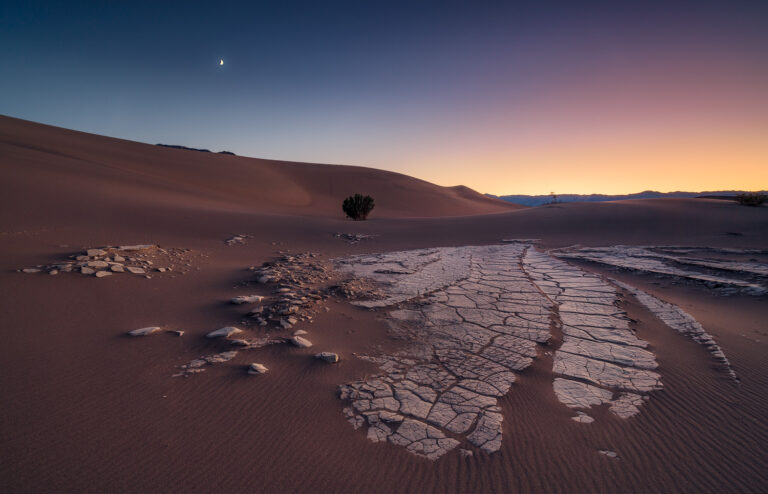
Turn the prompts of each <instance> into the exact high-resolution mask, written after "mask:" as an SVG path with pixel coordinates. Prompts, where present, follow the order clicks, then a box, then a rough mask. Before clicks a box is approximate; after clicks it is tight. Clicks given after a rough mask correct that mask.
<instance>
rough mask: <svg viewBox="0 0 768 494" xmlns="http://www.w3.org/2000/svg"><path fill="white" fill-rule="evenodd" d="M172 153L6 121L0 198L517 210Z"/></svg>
mask: <svg viewBox="0 0 768 494" xmlns="http://www.w3.org/2000/svg"><path fill="white" fill-rule="evenodd" d="M175 147H176V146H172V147H169V146H156V145H151V144H143V143H139V142H133V141H126V140H122V139H116V138H111V137H104V136H98V135H94V134H88V133H85V132H78V131H73V130H67V129H62V128H58V127H53V126H49V125H43V124H39V123H34V122H29V121H25V120H19V119H16V118H11V117H6V116H0V156H2V158H0V166H2V167H3V174H4V176H3V180H2V183H1V184H0V193H2V194H3V195H5V198H6V200H7V201H15V202H17V203H18V204H26V203H28V202H30V197H33V196H34V197H35V198H36V201H40V200H43V202H44V198H45V197H49V196H52V195H56V196H58V199H57V201H56V207H57V208H73V212H75V210H76V209H77V208H76V206H77V204H78V203H79V204H82V207H83V208H85V207H86V202H87V201H86V200H85V199H84V198H83V197H82V193H83V192H84V191H87V193H88V194H89V195H91V197H93V196H99V195H101V196H104V197H103V198H102V200H103V205H104V207H108V205H109V203H110V202H112V201H133V202H136V201H141V202H146V203H152V202H156V203H163V204H169V203H173V204H176V205H181V206H184V207H191V208H213V209H219V210H234V211H244V212H245V211H248V212H264V213H281V214H303V215H312V216H318V215H320V216H341V215H343V213H342V211H341V203H342V200H343V199H344V198H345V197H347V196H349V195H351V194H355V193H362V194H367V195H371V196H372V197H373V198H374V199H375V200H376V211H375V212H374V213H373V215H372V218H377V217H378V218H387V217H389V218H397V217H401V218H402V217H436V216H464V215H474V214H486V213H498V212H505V211H510V210H514V209H519V208H520V206H516V205H513V204H510V203H506V202H504V201H501V200H499V199H495V198H490V197H487V196H485V195H483V194H480V193H478V192H475V191H473V190H471V189H469V188H467V187H462V186H459V187H441V186H438V185H435V184H432V183H429V182H426V181H424V180H419V179H416V178H413V177H409V176H406V175H403V174H400V173H394V172H389V171H384V170H377V169H374V168H364V167H360V166H345V165H324V164H309V163H296V162H289V161H276V160H267V159H257V158H247V157H241V156H231V155H226V154H224V155H222V154H220V153H210V152H208V153H206V152H196V153H190V152H186V150H185V149H184V148H183V147H182V148H181V149H175ZM63 196H67V197H63ZM87 203H88V204H92V203H93V201H90V202H87ZM32 207H36V206H34V205H32Z"/></svg>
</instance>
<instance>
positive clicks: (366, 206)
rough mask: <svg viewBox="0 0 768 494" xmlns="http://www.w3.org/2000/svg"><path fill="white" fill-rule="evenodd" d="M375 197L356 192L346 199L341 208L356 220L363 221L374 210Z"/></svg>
mask: <svg viewBox="0 0 768 494" xmlns="http://www.w3.org/2000/svg"><path fill="white" fill-rule="evenodd" d="M373 205H374V204H373V197H371V196H363V195H362V194H355V195H353V196H349V197H347V198H346V199H344V202H343V203H342V205H341V209H342V210H344V212H345V213H346V214H347V216H348V217H350V218H352V219H353V220H355V221H362V220H365V218H367V217H368V215H369V214H370V212H371V211H372V210H373Z"/></svg>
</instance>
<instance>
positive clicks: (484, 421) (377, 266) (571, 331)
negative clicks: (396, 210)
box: [335, 241, 713, 460]
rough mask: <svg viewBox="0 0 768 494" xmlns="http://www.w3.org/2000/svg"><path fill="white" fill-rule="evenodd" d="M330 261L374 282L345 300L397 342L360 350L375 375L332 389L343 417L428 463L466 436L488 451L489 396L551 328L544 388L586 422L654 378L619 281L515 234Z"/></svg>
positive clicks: (496, 430) (678, 319)
mask: <svg viewBox="0 0 768 494" xmlns="http://www.w3.org/2000/svg"><path fill="white" fill-rule="evenodd" d="M335 269H336V270H338V271H341V272H344V273H347V275H351V276H353V277H354V279H355V280H356V281H357V282H358V285H359V286H370V287H373V288H372V290H371V292H370V293H371V294H372V295H373V297H372V298H370V299H357V300H353V301H352V303H353V304H355V305H358V306H361V307H367V308H370V309H373V310H377V311H380V312H382V313H383V314H385V315H386V317H387V321H388V323H389V325H390V327H391V332H392V334H393V336H395V337H396V338H398V339H400V340H402V341H404V342H406V345H405V349H404V350H401V351H400V352H397V353H394V354H384V355H368V356H364V357H362V358H365V359H367V360H370V361H372V362H374V363H376V364H378V365H379V368H380V372H379V373H378V374H376V375H373V376H368V377H366V378H365V379H363V380H360V381H356V382H351V383H347V384H344V385H341V386H340V397H341V399H343V400H346V401H348V402H349V406H348V407H347V408H345V409H344V414H345V416H346V417H347V419H348V420H349V422H350V423H351V424H352V425H353V426H354V428H355V429H358V428H361V427H363V426H367V435H368V438H369V439H370V440H371V441H374V442H379V441H388V442H390V443H393V444H396V445H399V446H403V447H404V448H406V449H407V450H408V451H410V452H412V453H414V454H417V455H420V456H424V457H427V458H429V459H433V460H434V459H437V458H439V457H440V456H442V455H444V454H446V453H448V452H449V451H451V450H453V449H455V448H458V447H469V445H472V446H474V447H477V448H479V449H480V450H482V451H484V452H486V453H493V452H495V451H498V450H499V449H500V447H501V441H502V421H503V416H502V412H501V408H500V406H499V403H498V400H499V398H500V397H501V396H503V395H505V394H506V393H507V392H509V390H510V388H511V386H512V384H513V383H514V382H515V379H516V375H517V373H519V372H521V371H523V370H524V369H526V368H527V367H529V366H530V365H531V364H532V362H533V359H535V358H536V357H537V356H538V355H539V348H538V347H539V345H540V344H545V343H547V342H548V341H549V340H550V338H551V336H552V335H553V334H557V335H558V336H561V340H562V343H561V344H560V345H559V347H556V348H555V351H554V352H553V353H554V355H553V368H552V370H553V373H554V375H555V378H554V382H553V389H554V392H555V394H556V396H557V397H558V399H559V401H560V402H561V403H562V404H563V405H565V406H567V407H569V408H571V409H574V410H575V413H576V415H575V416H574V417H573V419H574V420H575V421H577V422H579V423H583V424H587V423H591V422H593V421H594V419H593V418H592V417H590V416H589V415H588V414H587V412H588V411H589V409H590V408H592V407H595V406H607V407H608V409H609V411H610V412H611V413H613V414H615V415H616V416H618V417H620V418H629V417H632V416H633V415H636V414H637V413H639V411H640V407H642V405H643V403H645V402H646V401H647V400H648V399H649V395H650V393H652V392H654V391H657V390H660V389H662V387H663V386H662V381H661V375H660V374H659V373H658V372H657V371H656V369H657V367H658V363H657V362H656V358H655V356H654V354H653V352H652V351H651V350H650V349H649V348H648V347H649V345H648V343H647V342H645V341H643V340H642V339H640V338H638V337H637V335H636V334H635V332H634V330H633V329H632V327H631V321H630V319H629V318H628V317H627V314H626V312H625V311H624V310H623V309H622V308H621V303H620V302H621V299H622V294H621V293H620V291H619V288H618V287H617V285H616V284H614V283H611V282H610V281H608V280H605V279H603V278H602V277H600V276H598V275H595V274H592V273H588V272H586V271H584V270H582V269H580V268H579V267H577V266H574V265H571V264H569V263H567V262H565V261H563V260H561V259H557V258H555V257H552V256H550V255H548V254H545V253H542V252H540V251H538V250H536V249H535V248H534V247H533V246H532V245H530V244H529V243H526V242H524V241H516V242H507V243H506V245H495V246H475V247H451V248H434V249H421V250H413V251H404V252H390V253H383V254H376V255H360V256H353V257H348V258H344V259H338V260H336V262H335ZM366 283H368V285H366ZM621 287H622V288H625V289H626V287H625V286H623V285H622V286H621ZM630 288H631V287H630ZM629 291H630V293H632V294H633V295H635V296H637V297H638V298H639V300H640V301H641V302H642V303H644V304H645V305H646V307H648V308H649V309H651V310H652V311H653V312H654V313H656V314H657V315H660V317H661V319H662V321H664V322H665V323H667V324H668V325H670V326H671V327H673V328H675V329H677V330H679V331H683V330H684V329H685V330H686V331H688V333H690V334H693V333H696V334H697V335H698V336H697V338H699V339H700V340H701V342H704V343H713V341H712V340H711V337H708V335H706V333H705V332H703V328H702V329H701V331H699V330H698V329H697V327H696V325H698V323H696V322H695V320H694V319H693V318H691V317H690V316H688V315H687V314H686V315H685V316H687V317H685V316H683V315H682V314H684V313H682V311H679V310H678V309H677V308H676V307H675V306H672V305H671V304H667V305H663V306H662V305H659V306H658V307H655V306H652V304H651V302H649V300H648V299H647V298H643V293H642V292H639V291H635V290H629ZM357 295H358V296H360V295H363V294H360V293H358V294H357ZM656 302H657V303H658V304H664V303H663V302H661V301H658V300H656ZM662 309H663V310H662ZM664 311H666V312H664ZM686 328H687V329H686ZM698 328H700V325H699V326H698ZM704 335H706V336H704Z"/></svg>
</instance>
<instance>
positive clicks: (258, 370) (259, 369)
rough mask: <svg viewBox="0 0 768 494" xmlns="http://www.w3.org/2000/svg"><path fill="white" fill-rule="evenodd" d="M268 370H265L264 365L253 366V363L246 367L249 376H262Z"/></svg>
mask: <svg viewBox="0 0 768 494" xmlns="http://www.w3.org/2000/svg"><path fill="white" fill-rule="evenodd" d="M268 370H269V369H267V368H266V367H265V366H264V365H262V364H255V363H254V364H251V365H249V366H248V374H251V375H259V374H264V373H266V372H267V371H268Z"/></svg>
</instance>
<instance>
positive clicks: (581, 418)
mask: <svg viewBox="0 0 768 494" xmlns="http://www.w3.org/2000/svg"><path fill="white" fill-rule="evenodd" d="M571 420H575V421H576V422H578V423H580V424H591V423H592V422H594V421H595V419H593V418H592V417H590V416H589V415H587V414H586V413H584V412H576V416H575V417H571Z"/></svg>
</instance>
